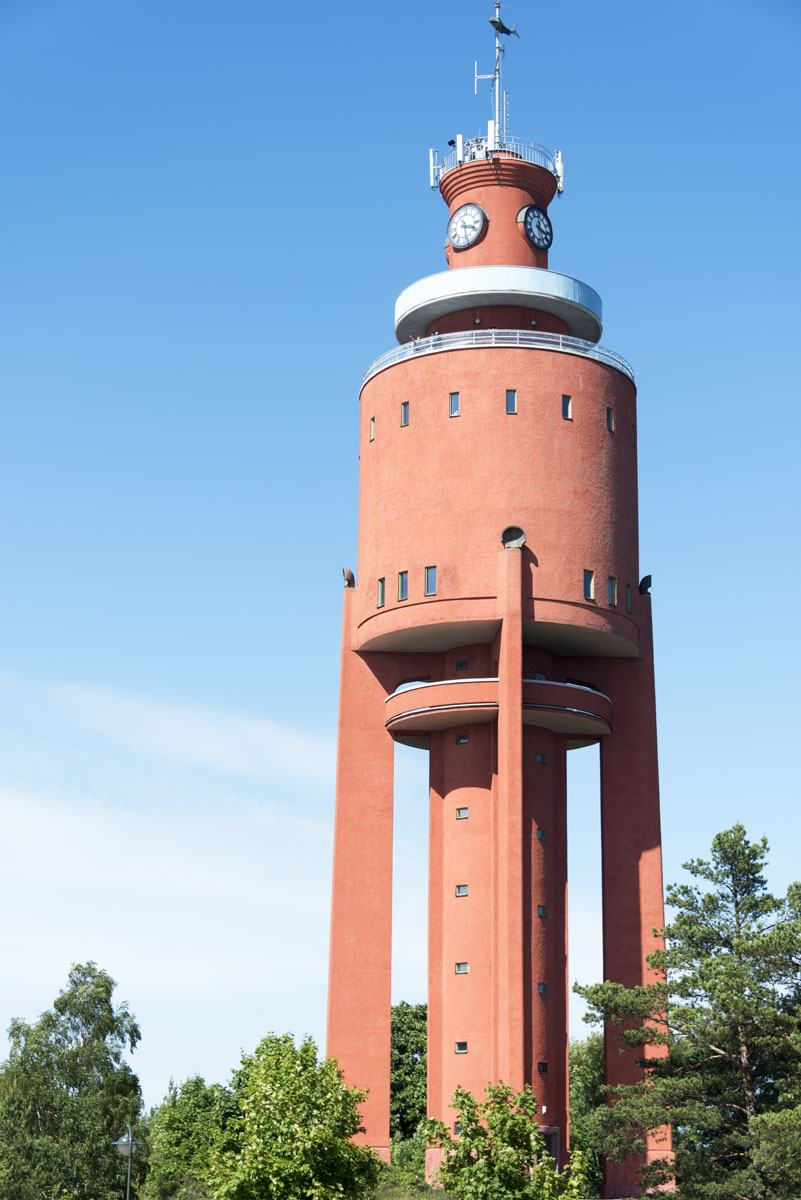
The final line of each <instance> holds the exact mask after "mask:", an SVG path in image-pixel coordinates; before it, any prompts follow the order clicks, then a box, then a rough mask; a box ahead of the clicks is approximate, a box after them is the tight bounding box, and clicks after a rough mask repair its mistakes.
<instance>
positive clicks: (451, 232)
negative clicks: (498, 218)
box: [448, 204, 487, 250]
mask: <svg viewBox="0 0 801 1200" xmlns="http://www.w3.org/2000/svg"><path fill="white" fill-rule="evenodd" d="M486 219H487V218H486V217H485V215H484V212H483V210H482V209H480V208H479V207H478V205H477V204H463V205H462V207H461V208H457V210H456V212H455V213H454V214H453V216H452V217H451V219H450V221H449V222H448V241H449V242H450V244H451V245H452V246H453V248H454V250H466V249H467V247H468V246H472V245H473V242H475V241H477V240H478V238H479V237H480V236H481V232H482V230H483V228H484V223H485V221H486Z"/></svg>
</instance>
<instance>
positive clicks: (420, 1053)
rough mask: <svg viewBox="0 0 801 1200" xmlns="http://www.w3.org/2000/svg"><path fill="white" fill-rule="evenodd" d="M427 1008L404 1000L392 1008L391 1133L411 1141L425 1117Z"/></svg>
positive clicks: (393, 1135)
mask: <svg viewBox="0 0 801 1200" xmlns="http://www.w3.org/2000/svg"><path fill="white" fill-rule="evenodd" d="M427 1019H428V1006H427V1005H425V1004H407V1002H406V1001H405V1000H402V1001H401V1002H400V1004H395V1005H393V1007H392V1041H391V1060H390V1109H389V1131H390V1133H391V1135H392V1137H393V1139H394V1138H396V1137H401V1138H404V1139H406V1138H411V1137H413V1136H414V1133H415V1131H416V1129H417V1127H418V1125H419V1124H420V1122H421V1121H422V1120H424V1119H425V1115H426V1039H427Z"/></svg>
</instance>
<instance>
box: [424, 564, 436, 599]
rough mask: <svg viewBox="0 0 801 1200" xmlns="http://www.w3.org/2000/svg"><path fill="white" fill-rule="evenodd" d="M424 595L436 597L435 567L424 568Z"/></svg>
mask: <svg viewBox="0 0 801 1200" xmlns="http://www.w3.org/2000/svg"><path fill="white" fill-rule="evenodd" d="M425 594H426V595H427V596H436V594H437V568H436V567H426V586H425Z"/></svg>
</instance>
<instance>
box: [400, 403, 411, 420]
mask: <svg viewBox="0 0 801 1200" xmlns="http://www.w3.org/2000/svg"><path fill="white" fill-rule="evenodd" d="M408 424H409V401H408V400H404V401H403V403H402V404H401V425H408Z"/></svg>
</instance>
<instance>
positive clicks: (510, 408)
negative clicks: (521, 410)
mask: <svg viewBox="0 0 801 1200" xmlns="http://www.w3.org/2000/svg"><path fill="white" fill-rule="evenodd" d="M516 412H517V392H516V391H515V390H514V388H507V389H506V413H507V416H510V417H511V416H514V414H515V413H516Z"/></svg>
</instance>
